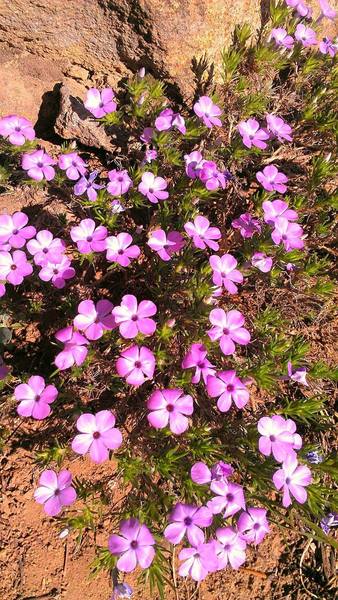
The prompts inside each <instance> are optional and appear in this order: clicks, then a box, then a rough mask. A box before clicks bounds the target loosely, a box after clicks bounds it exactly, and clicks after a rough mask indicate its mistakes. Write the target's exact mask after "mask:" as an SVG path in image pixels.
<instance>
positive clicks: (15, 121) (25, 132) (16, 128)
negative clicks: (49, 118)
mask: <svg viewBox="0 0 338 600" xmlns="http://www.w3.org/2000/svg"><path fill="white" fill-rule="evenodd" d="M0 135H2V136H3V137H4V138H6V139H8V141H9V142H10V143H11V144H13V146H22V145H23V144H24V143H25V142H26V141H27V140H29V141H32V140H34V138H35V131H34V128H33V124H32V123H31V121H29V120H28V119H26V118H25V117H18V116H17V115H7V116H6V117H2V118H1V119H0Z"/></svg>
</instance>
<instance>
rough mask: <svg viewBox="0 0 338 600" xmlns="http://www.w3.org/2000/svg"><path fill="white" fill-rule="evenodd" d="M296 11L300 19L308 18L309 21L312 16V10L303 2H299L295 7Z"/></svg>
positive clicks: (300, 0)
mask: <svg viewBox="0 0 338 600" xmlns="http://www.w3.org/2000/svg"><path fill="white" fill-rule="evenodd" d="M295 9H296V11H297V13H298V14H299V16H300V17H307V18H308V19H310V18H311V16H312V8H310V7H309V6H307V5H306V4H305V3H304V2H302V0H299V1H298V2H297V4H296V6H295Z"/></svg>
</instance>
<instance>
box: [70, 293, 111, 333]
mask: <svg viewBox="0 0 338 600" xmlns="http://www.w3.org/2000/svg"><path fill="white" fill-rule="evenodd" d="M112 309H113V305H112V303H111V302H109V300H99V301H98V302H97V303H96V305H95V304H94V302H93V301H92V300H83V301H82V302H80V304H79V306H78V308H77V310H78V313H79V314H78V315H76V317H75V319H74V321H73V323H74V327H76V328H77V329H79V330H80V331H82V332H83V333H84V334H85V336H86V338H87V339H88V340H98V339H100V338H101V337H102V336H103V334H104V332H105V331H111V330H112V329H114V327H116V323H115V319H114V317H113V315H112Z"/></svg>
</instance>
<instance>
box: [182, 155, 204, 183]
mask: <svg viewBox="0 0 338 600" xmlns="http://www.w3.org/2000/svg"><path fill="white" fill-rule="evenodd" d="M184 160H185V172H186V174H187V175H188V177H190V178H191V179H196V178H197V177H199V174H200V171H201V169H202V167H203V165H204V163H205V162H206V161H205V160H204V159H203V156H202V154H201V153H200V152H198V150H194V151H193V152H190V154H185V155H184Z"/></svg>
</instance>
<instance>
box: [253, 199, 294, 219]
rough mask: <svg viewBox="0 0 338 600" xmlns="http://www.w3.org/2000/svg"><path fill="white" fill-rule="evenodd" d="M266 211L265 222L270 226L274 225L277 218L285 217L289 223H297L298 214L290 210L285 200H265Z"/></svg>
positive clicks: (264, 208)
mask: <svg viewBox="0 0 338 600" xmlns="http://www.w3.org/2000/svg"><path fill="white" fill-rule="evenodd" d="M262 208H263V211H264V221H265V223H268V224H269V225H274V224H275V221H276V219H277V217H284V219H287V220H288V221H296V219H298V213H297V212H296V211H295V210H292V209H291V208H289V205H288V203H287V202H284V200H272V201H271V200H265V201H264V202H263V204H262Z"/></svg>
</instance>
